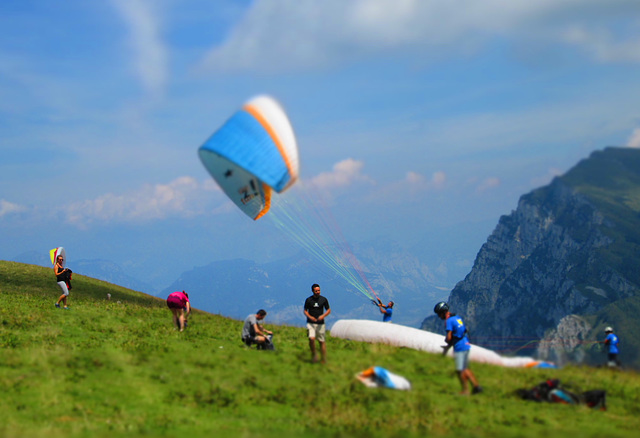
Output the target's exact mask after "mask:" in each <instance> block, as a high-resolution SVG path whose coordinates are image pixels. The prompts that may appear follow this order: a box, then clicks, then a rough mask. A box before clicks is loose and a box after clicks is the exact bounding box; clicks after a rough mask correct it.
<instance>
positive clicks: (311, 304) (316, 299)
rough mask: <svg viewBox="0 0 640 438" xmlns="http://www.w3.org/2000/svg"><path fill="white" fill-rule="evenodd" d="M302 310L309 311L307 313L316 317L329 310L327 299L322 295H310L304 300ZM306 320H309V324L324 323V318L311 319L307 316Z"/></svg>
mask: <svg viewBox="0 0 640 438" xmlns="http://www.w3.org/2000/svg"><path fill="white" fill-rule="evenodd" d="M304 310H306V311H307V312H309V315H311V316H313V317H314V318H317V317H318V316H320V315H322V314H323V313H324V312H325V311H327V310H329V300H327V299H326V298H325V297H323V296H322V295H318V296H315V295H311V296H310V297H309V298H307V299H306V300H305V302H304ZM307 322H310V323H311V324H324V319H323V320H322V321H311V320H310V319H309V318H307Z"/></svg>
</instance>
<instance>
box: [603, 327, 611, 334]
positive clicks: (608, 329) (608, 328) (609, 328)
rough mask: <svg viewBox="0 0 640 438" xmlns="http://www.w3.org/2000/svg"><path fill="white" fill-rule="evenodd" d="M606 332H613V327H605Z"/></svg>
mask: <svg viewBox="0 0 640 438" xmlns="http://www.w3.org/2000/svg"><path fill="white" fill-rule="evenodd" d="M604 332H605V333H613V329H612V328H611V327H607V328H606V329H604Z"/></svg>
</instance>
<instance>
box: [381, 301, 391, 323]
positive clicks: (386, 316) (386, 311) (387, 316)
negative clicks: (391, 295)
mask: <svg viewBox="0 0 640 438" xmlns="http://www.w3.org/2000/svg"><path fill="white" fill-rule="evenodd" d="M393 304H394V303H393V301H389V304H387V305H386V306H385V305H384V304H382V301H380V300H378V307H379V308H380V313H382V322H391V318H392V317H393Z"/></svg>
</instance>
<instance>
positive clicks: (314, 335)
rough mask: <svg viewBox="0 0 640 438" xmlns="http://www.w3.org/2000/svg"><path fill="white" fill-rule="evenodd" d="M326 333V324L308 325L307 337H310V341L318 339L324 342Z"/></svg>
mask: <svg viewBox="0 0 640 438" xmlns="http://www.w3.org/2000/svg"><path fill="white" fill-rule="evenodd" d="M325 331H326V324H313V323H311V322H308V323H307V335H308V336H309V339H317V340H318V341H320V342H324V333H325Z"/></svg>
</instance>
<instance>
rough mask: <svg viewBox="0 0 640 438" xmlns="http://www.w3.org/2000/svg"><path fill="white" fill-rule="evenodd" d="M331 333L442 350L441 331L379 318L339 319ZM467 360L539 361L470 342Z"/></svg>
mask: <svg viewBox="0 0 640 438" xmlns="http://www.w3.org/2000/svg"><path fill="white" fill-rule="evenodd" d="M330 335H331V336H332V337H334V338H341V339H349V340H352V341H360V342H370V343H380V344H388V345H393V346H395V347H406V348H412V349H414V350H420V351H426V352H428V353H434V354H442V346H443V345H445V343H444V336H443V335H439V334H437V333H432V332H428V331H426V330H420V329H417V328H413V327H407V326H404V325H399V324H388V323H384V322H381V321H369V320H358V319H341V320H338V321H336V323H335V324H334V325H333V327H331V330H330ZM447 354H448V355H450V356H451V355H453V352H452V351H449V352H448V353H447ZM469 360H471V361H473V362H479V363H488V364H493V365H500V366H504V367H533V366H536V365H537V364H538V361H536V360H535V359H533V358H531V357H520V356H516V357H505V356H500V355H499V354H498V353H496V352H495V351H491V350H488V349H486V348H482V347H479V346H477V345H473V344H472V345H471V351H470V352H469Z"/></svg>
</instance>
